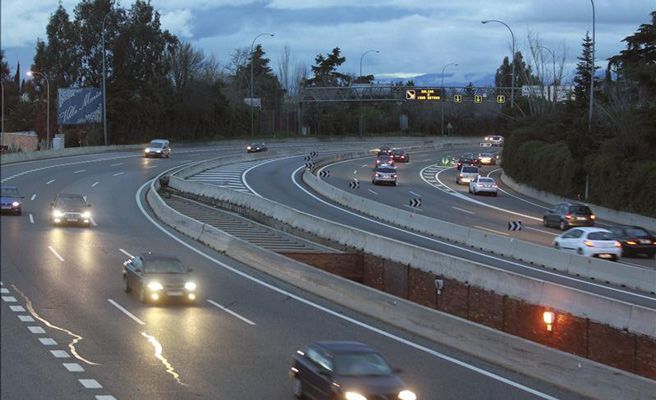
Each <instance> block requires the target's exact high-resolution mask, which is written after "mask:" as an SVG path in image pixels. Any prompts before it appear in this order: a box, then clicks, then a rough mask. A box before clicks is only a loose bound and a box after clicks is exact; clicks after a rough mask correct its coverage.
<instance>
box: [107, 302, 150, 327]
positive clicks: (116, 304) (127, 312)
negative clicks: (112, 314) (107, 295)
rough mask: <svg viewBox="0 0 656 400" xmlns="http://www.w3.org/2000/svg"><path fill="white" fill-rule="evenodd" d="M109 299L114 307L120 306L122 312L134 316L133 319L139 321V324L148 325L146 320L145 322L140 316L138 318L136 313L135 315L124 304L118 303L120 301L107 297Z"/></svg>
mask: <svg viewBox="0 0 656 400" xmlns="http://www.w3.org/2000/svg"><path fill="white" fill-rule="evenodd" d="M107 301H108V302H109V303H110V304H111V305H113V306H114V307H116V308H118V309H119V311H120V312H122V313H123V314H125V315H127V316H128V317H130V318H132V319H133V320H134V321H135V322H136V323H138V324H139V325H146V323H145V322H143V321H142V320H140V319H139V318H137V316H136V315H134V314H132V313H131V312H130V311H128V310H126V309H125V308H124V307H123V306H122V305H120V304H118V303H117V302H115V301H114V300H112V299H107Z"/></svg>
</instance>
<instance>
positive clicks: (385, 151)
mask: <svg viewBox="0 0 656 400" xmlns="http://www.w3.org/2000/svg"><path fill="white" fill-rule="evenodd" d="M376 155H378V156H389V155H392V149H391V148H390V147H389V146H380V147H379V148H378V154H376Z"/></svg>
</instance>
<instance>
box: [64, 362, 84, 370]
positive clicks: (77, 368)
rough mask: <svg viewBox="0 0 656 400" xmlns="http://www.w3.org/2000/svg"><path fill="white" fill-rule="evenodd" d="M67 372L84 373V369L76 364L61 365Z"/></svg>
mask: <svg viewBox="0 0 656 400" xmlns="http://www.w3.org/2000/svg"><path fill="white" fill-rule="evenodd" d="M62 365H63V366H64V368H66V369H67V370H68V372H84V368H83V367H82V366H81V365H80V364H78V363H63V364H62Z"/></svg>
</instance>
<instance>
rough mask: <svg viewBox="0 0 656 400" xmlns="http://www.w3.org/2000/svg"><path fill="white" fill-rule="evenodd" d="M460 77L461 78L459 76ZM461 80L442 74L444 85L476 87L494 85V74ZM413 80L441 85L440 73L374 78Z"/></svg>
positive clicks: (377, 80)
mask: <svg viewBox="0 0 656 400" xmlns="http://www.w3.org/2000/svg"><path fill="white" fill-rule="evenodd" d="M460 79H462V78H460ZM464 79H465V80H466V81H463V80H458V79H453V78H452V77H451V76H450V75H448V74H446V73H445V74H444V86H467V85H469V82H471V84H472V85H474V86H477V87H484V86H494V74H488V75H483V76H480V75H465V76H464ZM407 81H414V83H415V85H416V86H433V87H439V86H441V85H442V74H441V73H431V74H423V75H417V76H415V77H411V78H406V79H399V78H380V79H378V78H376V82H377V83H394V82H407Z"/></svg>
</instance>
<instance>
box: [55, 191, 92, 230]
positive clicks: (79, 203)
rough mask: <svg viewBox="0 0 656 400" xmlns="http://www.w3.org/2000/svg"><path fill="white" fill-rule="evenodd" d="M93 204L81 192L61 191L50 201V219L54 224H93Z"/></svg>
mask: <svg viewBox="0 0 656 400" xmlns="http://www.w3.org/2000/svg"><path fill="white" fill-rule="evenodd" d="M90 207H91V204H89V203H87V200H86V199H85V197H84V196H82V195H81V194H74V193H59V194H58V195H57V196H56V197H55V200H54V201H53V202H51V203H50V212H49V213H48V214H49V219H50V223H51V224H53V225H64V224H77V225H84V226H87V227H89V226H91V212H90V211H89V208H90Z"/></svg>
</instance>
